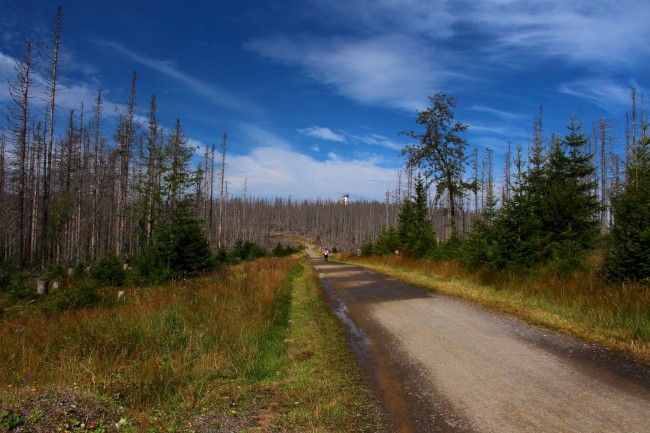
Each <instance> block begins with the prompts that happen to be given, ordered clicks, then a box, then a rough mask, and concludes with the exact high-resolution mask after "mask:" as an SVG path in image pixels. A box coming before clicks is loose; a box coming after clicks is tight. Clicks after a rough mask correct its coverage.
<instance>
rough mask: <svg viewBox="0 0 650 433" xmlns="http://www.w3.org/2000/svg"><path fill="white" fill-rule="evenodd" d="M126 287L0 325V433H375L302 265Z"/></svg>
mask: <svg viewBox="0 0 650 433" xmlns="http://www.w3.org/2000/svg"><path fill="white" fill-rule="evenodd" d="M106 290H107V291H109V292H110V291H112V290H113V289H106ZM127 291H128V293H127V297H126V300H125V301H124V302H112V303H100V304H98V305H96V306H94V307H90V308H83V309H78V310H72V311H65V312H63V313H56V312H54V311H52V310H48V309H45V310H43V309H42V308H39V306H38V305H35V306H34V307H33V308H31V307H30V308H23V309H21V310H20V313H16V314H13V315H12V316H11V317H8V316H7V317H5V318H4V319H3V320H2V321H0V341H2V344H1V345H0V413H2V414H3V415H2V420H1V422H0V431H3V429H4V430H5V431H11V430H12V429H13V427H11V426H12V425H13V424H15V423H21V424H23V426H28V427H29V430H31V431H32V432H41V431H42V432H49V431H57V430H59V431H65V430H67V431H69V432H77V431H79V432H80V431H95V432H113V431H116V432H117V431H129V432H146V433H150V432H154V431H166V432H200V431H208V430H211V429H212V430H215V429H217V428H222V429H226V430H227V431H242V432H245V431H268V430H269V429H270V428H271V427H272V429H274V431H301V432H302V431H304V432H319V431H368V432H371V431H380V430H381V418H380V417H379V416H378V415H377V413H378V412H377V410H376V405H375V403H374V401H373V400H372V397H371V395H370V394H369V392H368V391H367V390H366V389H365V387H364V385H363V382H362V381H360V379H359V372H358V371H357V370H356V367H355V364H354V361H353V359H352V357H351V355H350V353H349V351H348V349H347V346H346V343H345V338H344V334H343V331H342V330H341V329H340V327H339V326H338V324H337V322H336V320H335V319H334V318H333V317H332V316H331V315H330V313H329V311H328V309H327V307H326V305H325V303H324V301H323V300H322V298H321V294H320V289H319V287H318V283H317V279H316V277H315V275H314V273H313V270H312V269H311V268H310V267H309V266H307V265H306V264H305V263H304V262H301V261H300V260H299V258H298V257H296V256H293V257H288V258H282V259H277V258H276V259H261V260H256V261H253V262H247V263H242V264H241V265H237V266H234V267H232V268H229V269H228V271H227V272H225V273H218V274H214V275H209V276H205V277H202V278H198V279H195V280H189V281H177V282H173V283H169V284H165V285H161V286H157V287H151V288H146V289H142V288H139V289H136V288H127ZM36 304H38V303H36ZM3 426H4V427H3Z"/></svg>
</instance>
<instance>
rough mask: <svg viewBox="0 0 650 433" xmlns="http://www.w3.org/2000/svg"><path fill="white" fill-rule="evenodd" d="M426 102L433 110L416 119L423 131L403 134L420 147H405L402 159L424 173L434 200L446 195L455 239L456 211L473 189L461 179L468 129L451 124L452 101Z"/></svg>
mask: <svg viewBox="0 0 650 433" xmlns="http://www.w3.org/2000/svg"><path fill="white" fill-rule="evenodd" d="M429 100H430V101H431V103H432V106H431V107H429V108H427V109H426V110H424V111H420V112H418V117H417V119H416V123H417V124H418V125H421V126H423V127H424V128H425V130H424V131H423V132H416V131H413V130H408V131H404V132H403V134H405V135H407V136H409V137H411V138H413V139H415V140H418V141H419V143H417V144H413V145H409V146H406V147H405V148H404V149H403V150H402V155H407V158H408V166H409V167H416V168H422V169H424V174H425V175H426V176H427V177H428V178H429V177H430V178H431V179H432V180H433V181H434V182H435V183H436V200H437V199H439V198H440V197H441V195H442V194H443V193H444V192H446V193H447V199H448V200H447V201H448V205H449V217H450V224H451V229H452V236H455V235H456V232H457V230H456V213H457V209H458V208H461V207H462V199H463V195H464V193H465V191H467V190H468V189H471V188H473V187H475V186H476V185H472V184H470V183H468V182H466V181H465V180H464V179H463V174H464V173H465V164H466V162H467V155H466V154H465V150H466V148H467V142H466V141H465V140H464V139H463V138H462V137H461V135H460V134H462V133H463V132H465V131H466V130H467V126H466V125H464V124H462V123H460V122H454V112H453V109H454V107H455V106H456V99H455V98H453V97H449V96H447V95H446V94H444V93H437V94H436V95H435V96H430V97H429Z"/></svg>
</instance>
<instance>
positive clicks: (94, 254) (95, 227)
mask: <svg viewBox="0 0 650 433" xmlns="http://www.w3.org/2000/svg"><path fill="white" fill-rule="evenodd" d="M93 113H94V120H93V133H94V134H93V170H92V172H93V180H92V193H91V194H92V206H91V209H92V214H91V219H92V222H91V229H90V259H91V260H95V259H97V258H98V257H99V242H100V241H99V179H100V170H99V158H100V152H102V151H103V149H101V145H100V138H99V137H100V130H101V127H100V125H101V115H102V90H101V89H99V91H98V92H97V99H96V100H95V106H94V107H93Z"/></svg>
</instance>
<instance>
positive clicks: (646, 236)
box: [605, 125, 650, 281]
mask: <svg viewBox="0 0 650 433" xmlns="http://www.w3.org/2000/svg"><path fill="white" fill-rule="evenodd" d="M645 129H646V126H645V125H644V134H643V136H644V137H643V138H642V139H641V140H640V142H639V146H637V149H636V158H634V159H632V161H630V162H629V163H628V164H627V174H628V176H627V182H626V183H625V184H624V185H623V186H622V187H621V188H620V190H619V191H617V192H616V193H615V194H614V196H613V197H612V200H611V206H612V213H613V217H614V224H613V225H612V227H611V231H610V236H609V238H608V242H607V246H608V248H607V255H606V259H605V270H606V271H607V273H608V275H609V276H611V277H613V278H616V279H619V280H639V281H640V280H644V279H645V280H646V281H648V279H650V224H648V221H650V137H648V136H647V134H646V131H645Z"/></svg>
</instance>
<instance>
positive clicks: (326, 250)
mask: <svg viewBox="0 0 650 433" xmlns="http://www.w3.org/2000/svg"><path fill="white" fill-rule="evenodd" d="M323 256H324V257H325V263H327V262H328V260H329V257H330V250H328V249H327V248H325V249H324V250H323Z"/></svg>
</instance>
